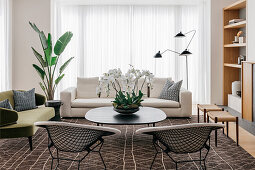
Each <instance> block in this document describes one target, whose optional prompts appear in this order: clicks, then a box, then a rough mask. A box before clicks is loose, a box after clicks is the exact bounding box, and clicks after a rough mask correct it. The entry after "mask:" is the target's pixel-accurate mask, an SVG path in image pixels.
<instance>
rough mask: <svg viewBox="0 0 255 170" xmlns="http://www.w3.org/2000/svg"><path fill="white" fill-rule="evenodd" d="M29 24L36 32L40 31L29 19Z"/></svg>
mask: <svg viewBox="0 0 255 170" xmlns="http://www.w3.org/2000/svg"><path fill="white" fill-rule="evenodd" d="M29 25H30V26H31V27H32V28H33V29H34V30H35V31H36V32H37V33H40V30H39V29H38V28H37V26H36V25H35V24H32V23H31V22H30V21H29Z"/></svg>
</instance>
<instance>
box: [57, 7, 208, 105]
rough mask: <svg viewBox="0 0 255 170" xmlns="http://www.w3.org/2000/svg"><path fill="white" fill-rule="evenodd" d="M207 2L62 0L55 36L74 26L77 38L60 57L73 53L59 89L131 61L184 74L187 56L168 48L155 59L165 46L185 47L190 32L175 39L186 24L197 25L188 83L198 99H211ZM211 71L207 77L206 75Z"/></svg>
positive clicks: (160, 73)
mask: <svg viewBox="0 0 255 170" xmlns="http://www.w3.org/2000/svg"><path fill="white" fill-rule="evenodd" d="M203 20H204V17H203V4H201V5H189V6H181V5H63V6H59V7H58V8H57V9H56V11H55V15H54V22H53V33H54V38H55V40H56V38H57V37H59V36H61V35H62V34H63V33H64V32H65V31H72V32H73V35H74V36H73V39H72V40H71V43H70V44H69V47H68V48H67V49H66V51H65V52H64V54H63V56H62V59H61V61H60V62H62V63H63V62H64V61H65V60H67V58H68V57H70V56H74V57H75V60H74V61H73V62H72V63H71V65H70V66H69V67H68V68H67V70H66V77H65V78H64V80H63V81H62V83H61V84H60V86H59V88H58V93H59V91H61V90H63V89H65V88H67V87H70V86H75V85H76V78H77V76H81V77H92V76H101V75H102V73H104V72H106V71H108V70H109V69H111V68H121V69H122V70H123V71H125V70H127V69H128V67H129V64H132V65H134V66H135V67H136V68H139V69H148V70H150V71H151V72H153V73H154V74H155V75H156V76H157V77H172V78H173V80H175V81H178V80H182V79H183V80H184V82H183V87H186V70H185V69H186V65H185V57H182V56H178V55H176V54H175V53H171V52H166V53H164V54H163V58H162V59H154V58H153V56H154V55H155V54H156V53H157V52H158V51H164V50H165V49H171V50H176V51H178V52H182V51H183V50H184V49H185V48H186V46H187V43H188V41H189V40H190V38H191V36H190V35H188V36H187V37H186V38H184V39H175V38H174V35H175V34H176V33H177V32H179V31H180V30H182V31H183V32H188V31H190V30H193V29H195V30H197V32H198V33H197V34H196V36H195V38H194V40H193V42H192V44H191V46H190V48H189V49H190V51H191V52H192V53H193V54H192V55H191V56H189V59H188V60H189V61H188V63H189V84H190V85H189V89H190V90H191V91H192V92H193V100H194V102H208V100H209V97H210V96H209V95H208V91H209V87H208V86H207V83H208V82H207V81H209V75H208V74H209V72H208V70H207V69H209V67H208V64H209V63H208V61H209V60H210V58H209V56H206V55H204V54H205V50H206V48H205V47H204V46H203V44H204V42H203V41H204V39H203V34H204V31H205V30H204V28H203V24H204V23H203ZM207 77H208V79H207Z"/></svg>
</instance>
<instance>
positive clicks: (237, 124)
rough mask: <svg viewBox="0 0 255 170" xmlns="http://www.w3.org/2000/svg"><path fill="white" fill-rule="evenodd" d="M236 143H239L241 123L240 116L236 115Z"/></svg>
mask: <svg viewBox="0 0 255 170" xmlns="http://www.w3.org/2000/svg"><path fill="white" fill-rule="evenodd" d="M236 145H237V146H238V145H239V123H238V117H236Z"/></svg>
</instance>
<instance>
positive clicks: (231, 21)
mask: <svg viewBox="0 0 255 170" xmlns="http://www.w3.org/2000/svg"><path fill="white" fill-rule="evenodd" d="M242 21H244V19H232V20H229V21H228V23H229V24H235V23H238V22H242Z"/></svg>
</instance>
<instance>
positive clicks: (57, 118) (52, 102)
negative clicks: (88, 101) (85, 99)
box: [45, 100, 63, 121]
mask: <svg viewBox="0 0 255 170" xmlns="http://www.w3.org/2000/svg"><path fill="white" fill-rule="evenodd" d="M61 105H63V103H62V102H61V100H48V101H47V102H46V103H45V106H46V107H53V108H54V110H55V117H54V118H52V119H51V120H53V121H61V118H60V111H59V110H60V107H61Z"/></svg>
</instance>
